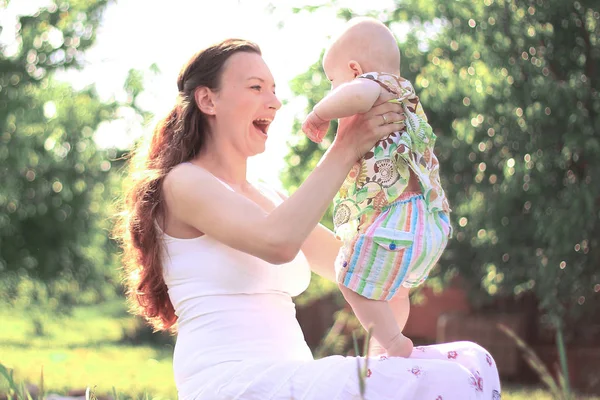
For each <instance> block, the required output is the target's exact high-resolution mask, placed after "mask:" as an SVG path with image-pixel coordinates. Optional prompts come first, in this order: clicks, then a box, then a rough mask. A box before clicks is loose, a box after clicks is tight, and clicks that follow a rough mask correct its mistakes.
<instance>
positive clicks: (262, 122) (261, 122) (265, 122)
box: [252, 118, 273, 136]
mask: <svg viewBox="0 0 600 400" xmlns="http://www.w3.org/2000/svg"><path fill="white" fill-rule="evenodd" d="M271 122H273V120H272V119H269V118H259V119H255V120H254V121H252V125H254V127H255V128H256V129H257V130H258V131H259V132H260V133H262V134H263V135H265V136H267V131H268V130H269V125H271Z"/></svg>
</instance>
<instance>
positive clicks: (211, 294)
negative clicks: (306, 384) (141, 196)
mask: <svg viewBox="0 0 600 400" xmlns="http://www.w3.org/2000/svg"><path fill="white" fill-rule="evenodd" d="M263 194H265V195H266V196H269V197H270V198H271V199H272V200H273V201H276V202H277V203H276V204H278V203H280V202H281V199H280V198H278V196H277V197H274V196H273V195H275V196H276V193H273V191H271V190H269V191H268V192H267V191H265V190H263ZM159 232H160V233H161V235H162V237H163V242H164V253H163V275H164V278H165V282H166V284H167V287H168V291H169V297H170V299H171V302H172V303H173V306H174V308H175V313H176V315H177V316H178V335H177V342H176V345H175V352H174V356H173V369H174V373H175V380H176V383H177V385H178V386H180V385H182V384H183V383H184V382H185V381H186V380H188V379H191V378H193V377H197V376H198V374H202V372H203V371H205V370H206V369H208V368H209V367H212V366H216V365H218V364H222V363H227V362H240V361H245V360H262V361H265V360H270V359H273V360H282V359H290V360H309V359H312V354H311V352H310V349H309V348H308V346H307V345H306V342H305V340H304V336H303V334H302V331H301V329H300V326H299V324H298V321H297V320H296V309H295V305H294V303H293V302H292V296H297V295H298V294H300V293H302V292H303V291H304V290H305V289H306V288H307V287H308V284H309V282H310V276H311V275H310V268H309V265H308V262H307V260H306V257H305V256H304V254H303V253H302V252H300V253H299V254H298V255H297V256H296V258H295V259H294V260H293V261H292V262H290V263H287V264H282V265H274V264H270V263H268V262H266V261H264V260H262V259H259V258H257V257H254V256H251V255H249V254H246V253H244V252H241V251H238V250H236V249H233V248H231V247H229V246H227V245H225V244H223V243H221V242H219V241H217V240H215V239H213V238H212V237H210V236H208V235H204V236H201V237H197V238H193V239H178V238H174V237H171V236H169V235H167V234H166V233H162V231H160V230H159Z"/></svg>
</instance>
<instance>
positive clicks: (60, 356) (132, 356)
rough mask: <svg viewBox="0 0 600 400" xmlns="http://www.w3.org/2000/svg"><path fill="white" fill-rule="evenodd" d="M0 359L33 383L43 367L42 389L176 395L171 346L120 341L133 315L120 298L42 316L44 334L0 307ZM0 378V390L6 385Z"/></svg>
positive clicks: (131, 326) (17, 377) (132, 325)
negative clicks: (69, 312) (65, 313)
mask: <svg viewBox="0 0 600 400" xmlns="http://www.w3.org/2000/svg"><path fill="white" fill-rule="evenodd" d="M0 320H1V321H2V329H0V363H2V364H4V365H5V366H6V367H8V368H12V369H14V374H15V380H16V381H21V382H22V381H26V382H31V383H34V384H38V383H39V380H40V373H41V369H42V368H43V371H44V389H45V391H46V392H47V393H48V392H55V393H66V392H67V391H68V390H69V389H85V388H86V387H88V386H89V387H90V388H95V390H94V391H95V393H96V394H97V395H100V394H108V393H111V392H112V388H113V387H115V388H116V389H117V391H119V392H120V393H124V394H126V395H127V396H131V397H137V396H139V395H140V394H142V393H144V392H147V393H152V395H153V397H161V398H170V399H176V398H177V392H176V390H175V383H174V381H173V369H172V347H171V346H169V345H163V346H154V347H153V346H148V345H145V346H132V345H127V344H123V343H122V339H123V338H124V337H126V336H127V332H131V331H132V330H134V329H135V320H134V319H133V318H131V317H130V316H128V315H127V314H126V313H125V310H124V307H123V306H122V305H121V304H120V303H110V304H106V305H103V306H101V307H91V308H85V309H77V310H75V312H74V314H73V315H72V316H70V317H68V318H50V317H47V318H45V319H44V321H43V322H44V329H45V333H46V334H45V336H43V337H36V336H35V335H34V334H33V331H34V330H33V324H32V323H31V322H30V321H29V320H28V318H26V317H25V316H23V315H18V314H16V313H11V312H6V311H2V312H1V313H0ZM6 389H7V387H6V383H5V382H2V381H0V392H4V391H6Z"/></svg>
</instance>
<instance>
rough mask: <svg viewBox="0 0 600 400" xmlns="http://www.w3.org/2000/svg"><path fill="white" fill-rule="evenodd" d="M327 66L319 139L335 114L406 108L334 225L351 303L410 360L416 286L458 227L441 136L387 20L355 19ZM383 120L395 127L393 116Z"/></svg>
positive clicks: (348, 192)
mask: <svg viewBox="0 0 600 400" xmlns="http://www.w3.org/2000/svg"><path fill="white" fill-rule="evenodd" d="M323 69H324V70H325V74H326V75H327V77H328V79H329V80H330V81H331V83H332V91H331V93H330V94H329V95H327V96H326V97H325V98H323V99H322V100H321V101H320V102H319V103H318V104H317V105H316V106H315V107H314V109H313V111H312V112H311V113H310V114H309V115H308V116H307V118H306V120H305V121H304V124H303V125H302V129H303V131H304V132H305V133H306V134H307V136H308V137H309V138H310V139H311V140H313V141H315V142H320V141H322V139H323V137H324V136H325V134H326V133H327V129H328V127H329V121H331V120H333V119H337V118H344V117H349V116H352V115H354V114H357V113H365V112H367V111H369V109H371V107H373V106H375V105H378V104H381V103H383V102H386V101H391V102H397V103H399V104H401V105H402V106H403V109H404V114H405V120H404V121H402V122H401V123H399V125H398V131H397V132H395V133H393V134H391V135H390V136H389V137H387V138H385V139H384V140H381V141H379V142H378V143H377V144H376V145H375V147H374V148H373V149H372V150H371V151H370V152H368V153H367V154H365V156H364V157H363V158H362V159H361V160H360V161H359V162H358V163H356V165H354V167H353V168H352V170H351V171H350V173H349V174H348V176H347V178H346V180H345V181H344V183H343V185H342V187H341V188H340V191H339V192H338V194H337V196H336V198H335V203H334V225H335V233H336V236H337V237H338V238H340V239H341V240H342V242H343V246H342V248H341V250H340V252H339V254H338V257H337V259H336V262H335V269H336V276H337V281H338V285H339V287H340V290H341V291H342V293H343V295H344V297H345V299H346V301H348V303H349V304H350V305H351V306H352V309H353V310H354V313H355V314H356V316H357V318H358V319H359V321H360V322H361V324H362V325H363V327H364V328H365V329H369V328H372V334H373V337H374V338H375V340H376V341H377V342H378V344H379V346H381V347H383V349H384V350H385V352H387V354H388V355H389V356H397V357H408V356H409V355H410V354H411V352H412V349H413V343H412V341H411V340H410V339H409V338H407V337H405V336H404V335H403V334H402V330H403V328H404V325H405V324H406V320H407V319H408V313H409V309H410V302H409V298H408V291H409V290H410V288H412V287H415V286H418V285H419V284H421V283H422V282H423V281H424V280H425V279H426V278H427V275H428V274H429V271H430V270H431V268H432V267H433V266H434V265H435V264H436V263H437V261H438V259H439V258H440V256H441V254H442V252H443V250H444V249H445V247H446V245H447V243H448V239H449V238H450V237H451V230H452V228H451V226H450V220H449V213H450V209H449V206H448V202H447V200H446V197H445V195H444V191H443V189H442V187H441V184H440V178H439V163H438V160H437V158H436V156H435V155H434V153H433V147H434V144H435V139H436V136H435V134H434V133H433V131H432V129H431V126H430V125H429V124H428V123H427V117H426V116H425V113H424V112H423V108H422V107H421V103H420V102H419V98H418V97H417V96H416V94H415V91H414V89H413V87H412V85H411V84H410V82H409V81H407V80H405V79H403V78H401V77H400V52H399V50H398V44H397V42H396V39H395V38H394V35H393V34H392V32H391V31H390V30H389V29H388V28H387V27H386V26H385V25H384V24H382V23H381V22H379V21H377V20H375V19H372V18H355V19H353V20H351V21H350V22H349V23H348V26H347V27H346V29H345V30H344V31H343V33H342V34H341V35H340V36H339V37H338V38H337V39H336V40H335V41H334V42H333V44H332V45H331V46H330V47H329V49H328V50H327V51H326V53H325V57H324V60H323ZM381 123H382V124H387V123H388V121H387V119H386V116H385V114H383V115H381Z"/></svg>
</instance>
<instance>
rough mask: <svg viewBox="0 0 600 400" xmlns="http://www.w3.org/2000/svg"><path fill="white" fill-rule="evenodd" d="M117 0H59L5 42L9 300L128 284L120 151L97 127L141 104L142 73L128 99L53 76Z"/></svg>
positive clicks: (2, 103)
mask: <svg viewBox="0 0 600 400" xmlns="http://www.w3.org/2000/svg"><path fill="white" fill-rule="evenodd" d="M107 3H108V1H107V0H94V1H86V2H82V1H74V0H73V1H61V2H60V3H59V5H57V4H55V3H50V5H48V6H47V7H46V8H43V9H40V10H38V11H37V12H36V13H35V14H33V15H26V16H21V17H19V20H18V21H17V22H18V23H17V26H16V38H15V40H16V44H17V46H16V47H15V46H3V47H0V182H1V183H0V300H3V301H8V302H9V303H11V304H12V305H14V306H18V307H21V308H27V307H30V306H39V307H42V308H50V309H53V310H59V309H65V308H67V307H69V306H71V305H73V304H76V303H79V302H87V303H89V302H95V301H98V300H99V299H102V298H107V297H111V296H114V295H115V293H117V292H118V291H117V290H115V288H118V287H119V279H118V276H117V274H116V268H115V267H116V265H117V263H116V255H115V254H116V246H114V245H113V243H112V242H111V241H110V239H109V230H110V220H109V216H110V215H111V207H110V203H111V201H112V199H113V198H114V197H115V190H116V189H117V188H118V179H119V178H118V176H117V174H115V173H113V172H112V170H114V167H115V165H114V164H115V160H117V159H118V157H119V156H120V154H118V153H117V151H115V150H99V149H98V148H97V146H96V144H95V141H94V137H93V136H94V132H95V131H96V129H97V128H98V126H99V125H100V124H101V123H102V122H105V121H110V120H113V119H115V118H117V117H118V115H119V114H118V112H119V111H120V109H121V108H122V107H131V108H133V109H134V110H136V111H137V112H138V113H140V110H138V109H137V108H136V107H135V105H134V101H135V98H136V96H137V94H139V93H140V91H141V90H142V89H141V88H142V80H141V76H140V74H139V73H137V72H136V71H131V72H130V74H129V77H128V79H127V81H126V82H125V85H124V89H125V90H126V91H127V93H128V94H129V99H128V101H127V103H125V104H120V103H117V102H115V101H109V102H105V101H102V100H101V99H99V97H98V95H97V93H96V91H95V89H94V87H93V86H91V87H87V88H84V89H83V90H79V91H78V90H74V89H73V88H72V87H71V86H70V85H69V84H67V83H63V82H59V81H57V80H55V79H54V78H53V74H54V73H55V72H56V71H59V70H64V69H65V68H80V67H82V65H83V61H84V59H83V52H84V51H85V50H86V49H88V48H89V47H90V46H91V45H92V44H93V42H94V40H95V32H96V29H97V27H98V24H99V23H100V18H101V15H102V11H103V10H104V8H105V7H106V5H107ZM7 7H10V6H9V5H7V3H6V2H0V12H1V11H2V9H4V8H7ZM0 28H2V27H1V26H0ZM15 49H16V50H15Z"/></svg>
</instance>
